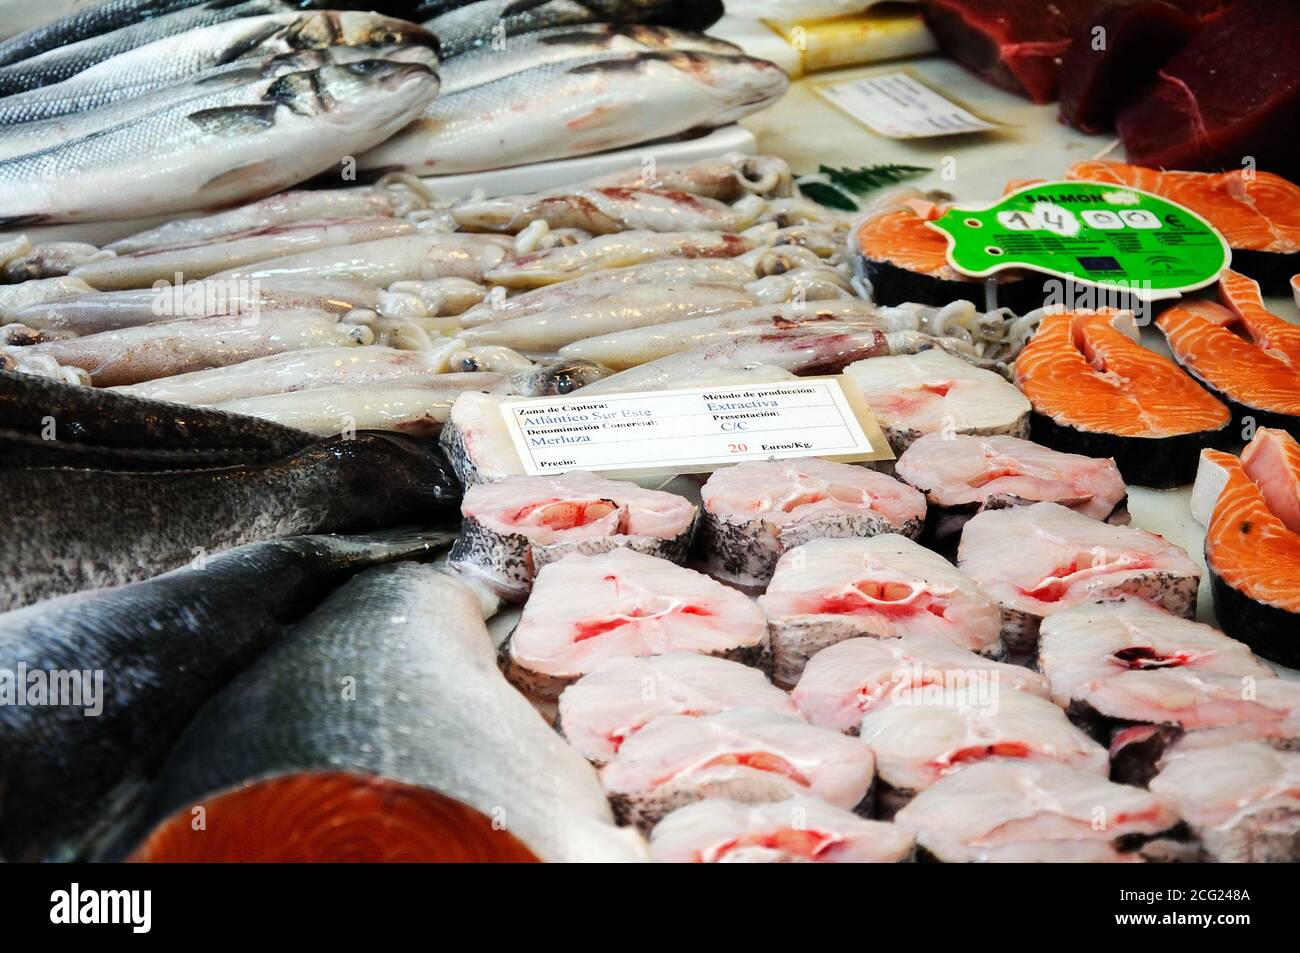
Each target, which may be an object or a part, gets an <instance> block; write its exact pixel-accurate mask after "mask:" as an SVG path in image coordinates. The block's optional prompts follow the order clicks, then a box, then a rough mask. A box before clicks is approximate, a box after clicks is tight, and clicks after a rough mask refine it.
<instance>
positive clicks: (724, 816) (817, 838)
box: [650, 795, 916, 864]
mask: <svg viewBox="0 0 1300 953" xmlns="http://www.w3.org/2000/svg"><path fill="white" fill-rule="evenodd" d="M915 847H916V842H915V839H914V838H913V837H912V835H911V834H910V833H908V832H907V831H905V830H903V829H902V828H901V827H898V826H897V825H895V824H888V823H885V822H883V821H868V820H864V819H863V818H861V817H858V816H857V815H856V814H853V813H851V812H849V811H845V810H843V809H841V808H838V807H832V806H831V805H829V804H827V803H826V802H825V801H819V800H817V799H816V798H812V797H806V796H804V795H797V796H795V797H792V798H790V799H789V800H786V801H776V802H772V803H767V804H741V803H738V802H736V801H725V800H723V799H721V798H709V799H708V800H704V801H697V802H695V803H694V804H688V805H686V806H685V807H683V808H680V809H678V810H676V811H673V812H672V813H671V814H669V815H668V816H667V817H665V818H664V819H663V820H662V821H660V822H659V823H658V824H656V825H655V829H654V830H653V831H651V832H650V859H651V860H652V861H654V862H655V863H659V864H897V863H900V862H902V861H908V860H911V859H912V853H913V851H914V850H915Z"/></svg>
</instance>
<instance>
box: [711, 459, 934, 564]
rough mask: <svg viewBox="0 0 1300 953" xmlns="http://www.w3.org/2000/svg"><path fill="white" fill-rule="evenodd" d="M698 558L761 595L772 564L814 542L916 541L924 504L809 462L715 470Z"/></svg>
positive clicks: (888, 480)
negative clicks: (897, 537)
mask: <svg viewBox="0 0 1300 953" xmlns="http://www.w3.org/2000/svg"><path fill="white" fill-rule="evenodd" d="M700 498H701V502H702V503H703V508H704V514H703V523H702V525H701V527H700V554H701V558H702V560H703V565H704V568H705V570H706V571H707V572H709V574H710V575H713V576H715V577H717V578H718V579H721V580H723V581H725V582H730V583H733V584H735V585H739V586H748V587H758V588H762V587H764V586H766V585H767V583H768V581H769V580H771V578H772V573H773V572H774V571H775V570H776V564H777V560H778V559H780V558H781V555H782V554H783V553H785V552H787V551H789V550H791V549H793V548H794V547H796V546H799V545H801V544H802V543H806V542H808V541H809V540H812V539H821V538H839V537H850V536H876V535H879V534H881V533H901V534H902V535H904V536H910V537H913V538H915V537H917V536H919V535H920V533H921V527H922V526H923V525H924V523H925V497H924V496H922V495H921V493H920V492H919V491H917V490H915V489H913V488H912V487H910V486H908V485H907V484H905V483H901V482H899V481H898V480H895V479H894V478H893V477H889V476H886V475H885V474H883V473H877V472H876V471H874V470H868V469H867V468H865V467H859V466H854V465H852V464H848V463H835V462H833V461H831V460H819V459H817V458H816V457H808V458H805V459H800V460H780V461H778V460H771V461H759V460H754V461H747V462H745V463H740V464H737V465H735V466H730V467H722V468H720V469H718V470H715V471H714V472H713V474H712V475H711V476H710V477H709V479H708V480H707V481H706V482H705V484H704V486H703V488H702V489H701V490H700Z"/></svg>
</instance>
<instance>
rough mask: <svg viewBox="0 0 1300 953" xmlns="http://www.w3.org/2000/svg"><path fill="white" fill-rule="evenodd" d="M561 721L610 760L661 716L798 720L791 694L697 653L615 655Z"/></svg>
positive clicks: (583, 683) (586, 753) (585, 679)
mask: <svg viewBox="0 0 1300 953" xmlns="http://www.w3.org/2000/svg"><path fill="white" fill-rule="evenodd" d="M558 707H559V718H558V720H557V723H556V726H557V727H558V728H559V729H560V731H561V732H562V733H563V734H564V737H565V738H567V739H568V741H569V744H571V745H573V747H574V748H575V749H577V751H578V753H579V754H581V755H582V756H583V757H584V758H586V759H587V760H588V761H592V762H595V763H597V764H604V763H605V762H607V761H609V760H610V759H612V758H613V757H614V755H616V754H618V750H619V748H621V747H622V746H623V743H624V742H625V741H627V740H628V739H629V738H631V737H632V736H633V735H635V734H636V733H637V732H638V731H640V730H641V729H642V728H644V727H645V726H646V725H647V724H649V723H650V721H651V720H653V719H655V718H658V717H660V716H661V715H690V716H691V717H698V716H700V715H713V714H716V713H717V712H720V711H729V710H730V709H732V708H766V709H768V710H769V711H774V712H777V713H779V714H782V715H787V716H789V717H791V718H798V717H799V712H798V711H797V710H796V709H795V707H794V703H793V702H791V701H790V696H789V695H787V694H786V693H785V692H783V691H781V689H779V688H777V687H776V686H774V685H773V684H772V683H771V682H769V681H768V680H767V678H765V677H764V675H763V673H762V672H760V671H759V670H758V669H756V668H750V667H749V666H748V665H741V664H740V663H739V662H732V661H729V660H727V659H722V658H714V657H713V656H710V655H697V654H695V653H693V652H673V653H670V654H668V655H651V656H631V657H626V658H613V659H610V660H609V661H608V662H604V663H602V664H601V665H598V666H596V668H594V669H593V670H592V671H591V672H590V673H589V674H587V675H584V676H582V678H580V679H578V680H577V681H576V682H574V683H573V684H572V685H570V686H569V687H568V688H566V689H565V690H564V691H563V692H562V693H561V694H560V701H559V706H558Z"/></svg>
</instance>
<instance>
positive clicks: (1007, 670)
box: [790, 632, 1048, 735]
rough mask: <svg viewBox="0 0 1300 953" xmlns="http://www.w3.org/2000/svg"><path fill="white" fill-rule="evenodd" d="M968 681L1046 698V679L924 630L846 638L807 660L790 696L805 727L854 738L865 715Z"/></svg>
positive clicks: (1019, 666)
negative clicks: (882, 636) (891, 636)
mask: <svg viewBox="0 0 1300 953" xmlns="http://www.w3.org/2000/svg"><path fill="white" fill-rule="evenodd" d="M973 679H987V680H988V681H989V682H990V683H992V682H996V683H997V684H998V686H999V687H1000V688H1005V689H1014V690H1015V691H1021V692H1029V693H1030V694H1032V695H1038V696H1039V697H1041V698H1047V697H1048V687H1047V679H1045V678H1044V677H1043V676H1041V675H1039V674H1038V673H1037V672H1034V671H1031V670H1029V669H1027V668H1025V667H1024V666H1023V665H1009V664H1007V663H1006V662H994V661H992V660H990V659H987V658H984V657H982V656H979V655H976V654H975V653H974V652H968V651H966V650H965V649H962V648H958V647H957V646H955V645H953V644H952V643H951V642H949V641H947V640H946V639H943V638H941V637H939V636H937V635H932V634H930V633H925V632H914V633H911V634H907V635H903V636H902V637H901V638H897V639H848V640H847V641H844V642H837V643H836V644H835V645H832V646H831V647H830V648H826V649H822V650H821V651H820V652H818V653H817V654H816V655H814V656H813V657H812V658H811V659H810V660H809V661H808V664H807V666H806V667H805V668H804V670H803V675H802V676H801V677H800V679H799V684H798V685H796V686H795V688H794V691H793V692H791V693H790V697H791V698H792V699H793V700H794V703H795V705H796V706H798V709H799V713H800V714H801V715H803V717H804V718H805V719H807V720H808V722H809V723H810V724H814V725H820V726H821V727H823V728H831V729H833V730H835V731H842V732H844V734H846V735H856V734H857V733H858V726H859V725H860V724H861V723H862V716H863V715H865V714H866V713H867V712H869V711H874V710H875V709H877V708H880V707H884V706H887V705H892V704H894V701H895V700H896V699H904V698H911V697H914V696H916V695H920V694H922V693H923V692H925V691H928V690H931V689H933V690H934V691H936V692H938V691H942V690H943V689H944V688H945V687H946V686H950V685H953V686H958V685H962V684H967V683H969V681H970V680H973Z"/></svg>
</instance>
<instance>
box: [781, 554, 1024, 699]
mask: <svg viewBox="0 0 1300 953" xmlns="http://www.w3.org/2000/svg"><path fill="white" fill-rule="evenodd" d="M758 604H759V606H761V607H762V609H763V612H764V613H765V614H766V615H767V620H768V631H769V633H770V636H771V650H772V665H773V678H774V680H775V681H776V683H777V684H778V685H781V686H789V685H794V684H795V683H796V682H797V681H798V680H799V675H800V674H801V673H802V672H803V669H804V665H805V664H807V662H808V660H809V659H810V658H812V657H813V656H814V655H816V654H817V653H818V652H819V651H821V650H822V649H824V648H826V647H827V646H829V645H834V644H835V643H836V642H842V641H843V640H844V639H851V638H854V637H855V636H863V635H867V636H874V637H875V638H885V639H889V638H897V637H898V636H901V635H907V634H912V633H923V634H927V635H934V636H937V637H939V638H942V639H944V640H945V641H947V642H949V643H950V644H952V645H956V646H958V647H960V648H963V649H967V650H968V651H971V652H977V653H979V654H980V655H984V656H988V657H991V658H1001V657H1002V656H1003V655H1005V650H1004V648H1003V645H1002V639H1001V637H1000V630H1001V613H1000V612H999V610H998V606H997V604H996V603H995V602H994V601H993V600H992V599H990V598H989V597H988V596H986V595H985V594H984V593H983V592H981V591H980V588H979V586H977V585H976V584H975V583H974V582H973V581H972V580H970V579H968V578H967V577H966V576H964V575H962V573H960V572H958V571H957V570H956V569H954V568H953V566H952V563H950V562H948V561H947V560H946V559H944V558H943V557H942V556H940V555H938V554H937V553H933V552H931V551H930V550H928V549H926V548H925V547H923V546H921V545H919V544H917V543H914V542H912V541H911V540H910V539H907V538H906V537H903V536H897V535H892V534H891V535H887V536H873V537H871V538H870V539H815V540H813V541H812V542H810V543H805V544H804V545H802V546H799V547H797V548H795V549H792V550H790V552H788V553H786V554H785V555H784V556H782V557H781V561H780V562H778V563H777V565H776V574H775V575H774V576H773V577H772V582H771V584H770V585H769V586H768V587H767V593H766V594H765V595H762V596H760V597H759V599H758Z"/></svg>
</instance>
